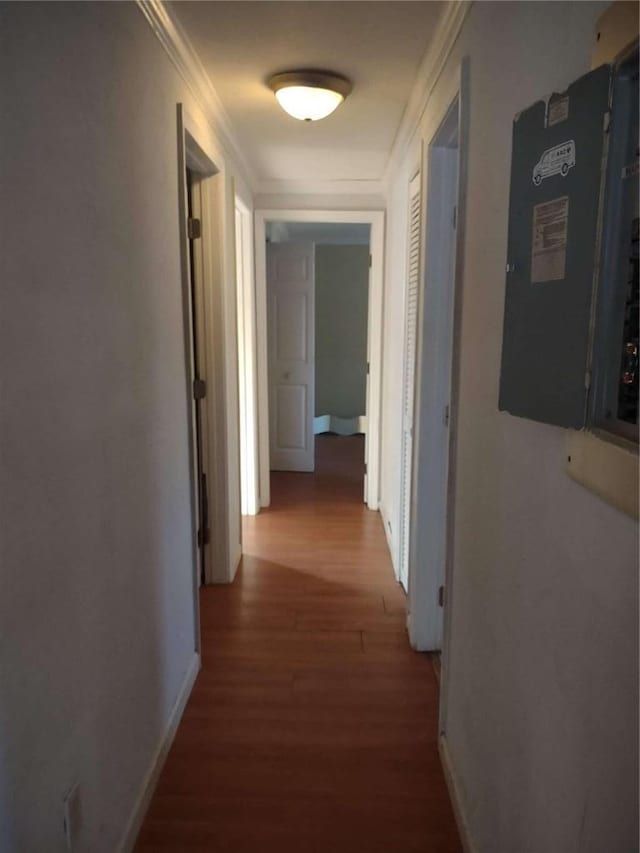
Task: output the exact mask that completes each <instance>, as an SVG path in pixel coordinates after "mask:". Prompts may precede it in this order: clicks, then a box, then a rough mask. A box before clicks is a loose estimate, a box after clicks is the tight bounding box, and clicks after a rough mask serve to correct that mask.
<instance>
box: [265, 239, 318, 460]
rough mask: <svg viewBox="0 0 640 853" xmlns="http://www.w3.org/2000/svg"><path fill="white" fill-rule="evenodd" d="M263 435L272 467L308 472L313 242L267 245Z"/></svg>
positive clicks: (312, 390) (312, 365)
mask: <svg viewBox="0 0 640 853" xmlns="http://www.w3.org/2000/svg"><path fill="white" fill-rule="evenodd" d="M267 329H268V352H269V437H270V460H271V470H273V471H313V470H314V465H315V459H314V456H315V454H314V436H313V417H314V412H315V270H314V246H313V243H276V244H272V243H270V244H269V245H268V246H267Z"/></svg>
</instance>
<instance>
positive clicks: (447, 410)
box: [444, 406, 449, 426]
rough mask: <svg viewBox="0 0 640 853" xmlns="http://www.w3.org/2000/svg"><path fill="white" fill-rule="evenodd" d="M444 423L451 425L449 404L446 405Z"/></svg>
mask: <svg viewBox="0 0 640 853" xmlns="http://www.w3.org/2000/svg"><path fill="white" fill-rule="evenodd" d="M444 425H445V426H449V406H445V407H444Z"/></svg>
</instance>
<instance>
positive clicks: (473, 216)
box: [382, 2, 638, 853]
mask: <svg viewBox="0 0 640 853" xmlns="http://www.w3.org/2000/svg"><path fill="white" fill-rule="evenodd" d="M605 5H606V4H602V3H572V2H569V3H565V2H557V3H537V2H533V3H528V2H522V3H492V2H484V3H475V4H473V6H472V8H471V11H470V13H469V16H468V17H467V19H466V22H465V24H464V27H463V30H462V32H461V34H460V36H459V38H458V41H457V43H456V45H455V48H454V51H453V53H452V55H451V57H450V58H449V60H448V62H447V65H446V67H445V69H444V71H443V73H442V74H441V75H440V77H439V79H438V83H437V85H436V87H435V89H434V91H433V93H432V96H431V98H430V101H429V103H428V105H427V109H426V112H425V115H424V119H423V122H422V125H421V128H420V129H419V131H418V133H417V134H416V137H415V139H414V141H413V145H412V149H411V151H410V152H409V153H408V154H407V156H406V157H405V158H404V159H403V160H402V161H401V162H400V163H397V164H396V169H395V170H394V171H395V178H394V181H393V183H392V185H391V187H390V191H389V228H388V240H387V252H388V264H387V272H388V277H387V292H386V296H385V323H386V325H385V383H384V395H385V397H384V407H383V408H384V432H383V434H384V447H383V460H382V462H383V473H384V479H383V486H384V493H383V502H384V507H385V514H386V515H387V516H388V517H389V519H390V520H392V523H393V521H394V520H397V506H398V499H397V491H396V488H397V487H396V483H395V479H392V476H391V475H392V472H393V470H394V466H396V461H395V460H396V456H395V454H396V453H397V452H398V448H397V446H396V439H394V435H395V436H399V431H398V430H396V429H395V426H394V425H395V423H396V420H397V418H398V417H399V412H400V406H399V404H398V400H397V393H398V392H397V388H396V387H395V385H394V384H393V382H392V381H390V380H391V379H392V378H393V376H394V374H395V375H399V373H397V371H398V370H399V365H400V353H401V343H400V342H401V338H402V323H401V313H402V312H401V307H400V306H401V305H402V304H403V298H404V296H403V294H404V269H403V260H402V259H403V258H404V252H405V251H406V223H405V217H406V211H405V208H406V184H407V181H408V179H409V177H410V173H411V171H412V169H413V168H415V165H416V161H417V159H418V157H419V152H420V145H421V143H422V142H423V141H424V139H425V138H426V141H428V139H429V136H428V135H427V129H429V132H431V131H432V130H433V128H434V126H435V122H436V121H437V120H439V117H441V116H443V115H444V112H445V110H446V107H447V97H448V93H449V92H450V90H451V88H452V86H453V84H454V83H455V78H456V76H457V75H458V69H459V65H460V61H461V59H462V57H464V56H468V57H469V62H470V90H471V91H470V143H469V175H468V184H467V218H466V238H465V245H464V282H463V284H464V286H463V306H462V337H461V373H460V410H459V424H458V453H457V476H456V483H455V488H456V506H455V518H456V530H455V543H454V555H453V556H454V568H453V590H452V594H453V606H452V613H451V618H452V639H451V644H450V648H449V655H448V668H447V669H448V672H447V673H446V674H445V677H447V678H448V692H447V696H446V700H447V709H448V711H447V717H446V720H445V729H446V739H447V745H448V750H449V753H450V756H451V761H452V770H453V774H454V778H455V780H456V783H457V785H458V789H459V792H460V797H461V805H462V810H463V813H464V817H465V819H466V822H467V824H468V827H469V832H470V836H471V840H472V842H473V844H474V846H475V850H476V851H478V853H514V851H527V853H549V851H554V853H555V851H558V853H560V851H561V852H562V853H567V851H570V850H576V851H578V850H579V851H580V853H601V851H603V850H607V851H610V853H629V851H633V850H637V849H638V823H637V819H638V716H637V700H638V692H637V687H638V681H637V678H638V642H637V638H638V630H637V629H638V621H637V603H638V544H637V543H638V525H637V523H636V522H634V521H632V520H631V519H630V518H629V517H627V516H625V515H623V514H622V513H621V512H619V511H617V510H615V509H613V508H612V507H611V506H609V505H608V504H606V503H604V502H603V501H602V500H600V499H599V498H598V497H596V496H595V495H594V494H592V493H590V492H589V491H587V490H586V489H584V488H583V487H582V486H580V485H578V484H577V483H575V482H574V481H573V480H571V479H570V478H569V477H568V476H567V474H566V472H565V463H566V442H567V431H565V430H562V429H559V428H556V427H553V426H547V425H544V424H539V423H534V422H531V421H527V420H524V419H520V418H517V417H513V416H510V415H508V414H506V413H501V412H499V411H498V408H497V400H498V382H499V371H500V356H501V348H502V319H503V307H504V287H505V273H504V269H505V262H506V246H507V209H508V198H509V173H510V160H511V126H512V120H513V117H514V115H515V114H516V113H517V112H518V111H519V110H520V109H522V108H523V107H526V106H528V105H529V104H530V103H532V102H533V101H535V100H536V99H538V98H540V97H541V96H544V95H546V94H549V93H551V92H553V91H560V90H562V89H563V88H564V87H566V86H567V85H568V84H569V83H570V82H571V81H572V80H574V79H575V78H577V77H579V76H580V75H581V74H584V73H586V72H587V71H588V70H589V68H590V58H591V51H592V47H593V44H594V26H595V21H596V19H597V17H598V16H599V15H600V14H601V13H602V11H603V8H604V7H605ZM396 412H397V413H398V414H397V415H396V414H395V413H396ZM396 523H397V521H396ZM394 527H395V525H394Z"/></svg>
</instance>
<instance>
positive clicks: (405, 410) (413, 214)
mask: <svg viewBox="0 0 640 853" xmlns="http://www.w3.org/2000/svg"><path fill="white" fill-rule="evenodd" d="M420 222H421V216H420V173H418V174H417V175H416V176H415V177H414V178H413V180H412V181H411V183H410V184H409V239H408V247H407V250H408V258H407V299H406V306H405V338H404V340H405V345H404V376H403V382H402V384H403V388H402V462H401V465H402V468H401V471H400V476H401V484H400V566H399V575H400V577H399V580H400V583H401V584H402V586H403V587H404V588H405V590H407V589H408V586H409V542H410V536H411V524H410V522H411V465H412V459H413V408H414V406H413V403H414V396H415V369H416V332H417V323H418V290H419V283H420V278H419V273H420Z"/></svg>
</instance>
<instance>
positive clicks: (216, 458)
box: [178, 104, 240, 608]
mask: <svg viewBox="0 0 640 853" xmlns="http://www.w3.org/2000/svg"><path fill="white" fill-rule="evenodd" d="M178 146H179V164H178V165H179V169H180V174H179V177H180V181H179V185H180V188H181V194H182V195H183V196H184V193H185V188H184V180H183V178H182V175H183V174H184V169H185V168H186V166H187V165H189V166H190V168H192V169H193V170H194V171H195V172H197V173H198V175H199V177H200V178H201V184H200V191H201V204H202V239H201V250H202V270H203V279H204V280H203V287H202V290H203V299H202V306H203V315H204V316H203V318H202V321H203V326H204V338H205V340H204V342H203V347H204V353H205V362H204V364H203V365H202V366H201V367H202V368H203V371H204V374H205V376H206V378H207V381H208V393H207V396H206V398H205V405H206V428H207V448H208V460H207V462H208V464H207V474H208V481H209V495H210V500H209V506H210V510H211V512H210V521H211V543H210V546H209V547H210V552H211V553H210V559H209V560H208V561H207V565H206V571H207V575H206V578H205V580H206V582H207V583H230V582H231V581H232V580H233V578H234V575H235V571H236V568H237V564H238V561H239V559H240V541H239V529H240V502H239V499H238V502H237V504H238V505H237V507H236V505H235V501H234V502H231V501H230V486H231V487H233V486H234V478H236V479H237V481H238V482H237V484H236V485H237V487H238V489H239V477H240V473H239V459H238V454H237V450H238V448H237V442H236V444H235V445H234V436H235V435H236V434H237V432H238V411H237V405H234V402H233V401H234V396H233V395H234V394H235V393H236V392H235V391H234V387H235V386H234V384H233V383H236V385H237V376H236V373H235V370H236V368H235V362H236V349H235V347H236V329H235V275H234V263H233V258H234V254H235V252H234V247H233V242H232V241H233V229H229V227H228V226H227V224H226V223H227V220H228V218H229V217H230V216H231V217H232V216H233V201H232V199H233V195H230V193H229V190H228V187H227V184H228V183H230V179H229V177H228V175H227V174H226V170H225V162H224V158H223V156H222V153H221V151H220V149H219V148H218V146H217V140H216V138H215V136H214V135H213V133H212V131H211V129H210V127H209V125H208V124H207V123H206V122H199V121H198V120H197V119H196V118H195V117H194V116H193V115H192V114H190V113H189V112H188V111H187V110H185V109H184V108H183V106H182V104H178ZM180 211H181V212H180V215H181V217H182V222H181V229H180V233H181V251H182V277H183V290H185V289H186V288H188V287H189V260H188V258H189V251H188V239H187V229H186V199H185V198H182V200H181V206H180ZM228 291H231V293H229V292H228ZM185 292H186V291H185ZM185 307H186V316H187V317H190V304H187V305H186V306H185ZM186 333H189V330H188V329H187V330H186ZM190 359H191V356H190V355H188V356H187V364H188V366H189V376H188V385H187V388H188V394H189V405H192V398H191V388H190V382H191V380H192V377H193V364H192V362H191V360H190ZM230 442H231V445H234V446H230ZM234 447H235V451H234ZM236 463H237V464H236ZM196 498H197V496H196ZM196 506H197V504H196ZM196 517H197V513H196V509H195V507H194V519H195V518H196ZM196 532H197V531H196ZM236 533H237V534H238V535H236ZM236 539H237V541H236ZM194 547H195V533H194ZM196 562H197V560H196ZM198 601H199V596H198V577H197V573H196V577H195V606H196V608H197V607H198Z"/></svg>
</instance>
